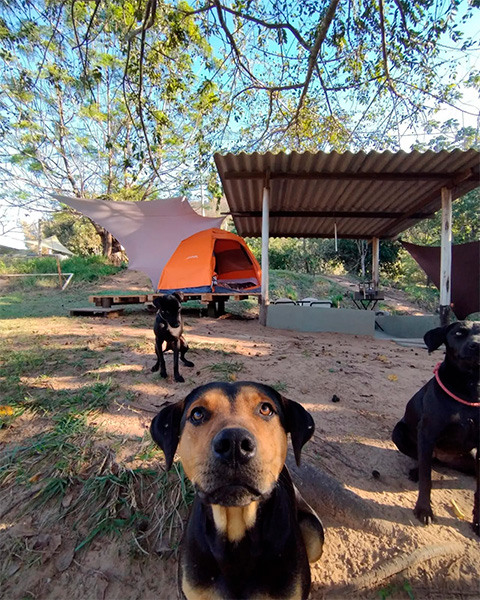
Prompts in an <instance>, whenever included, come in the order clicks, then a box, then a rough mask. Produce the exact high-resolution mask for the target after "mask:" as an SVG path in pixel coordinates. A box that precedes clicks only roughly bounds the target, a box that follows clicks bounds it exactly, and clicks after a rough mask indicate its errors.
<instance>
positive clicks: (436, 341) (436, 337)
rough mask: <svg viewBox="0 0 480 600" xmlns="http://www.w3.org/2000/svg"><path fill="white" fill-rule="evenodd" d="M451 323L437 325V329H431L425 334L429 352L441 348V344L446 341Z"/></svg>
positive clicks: (424, 338) (424, 339)
mask: <svg viewBox="0 0 480 600" xmlns="http://www.w3.org/2000/svg"><path fill="white" fill-rule="evenodd" d="M449 327H450V325H445V326H444V327H436V328H435V329H430V331H427V333H426V334H425V335H424V336H423V341H424V342H425V345H426V346H427V348H428V352H433V351H434V350H437V349H438V348H440V346H441V345H442V344H443V343H445V340H446V338H447V330H448V328H449Z"/></svg>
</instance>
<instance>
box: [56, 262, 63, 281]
mask: <svg viewBox="0 0 480 600" xmlns="http://www.w3.org/2000/svg"><path fill="white" fill-rule="evenodd" d="M57 272H58V282H59V283H60V288H62V287H63V281H62V268H61V267H60V259H59V258H58V256H57Z"/></svg>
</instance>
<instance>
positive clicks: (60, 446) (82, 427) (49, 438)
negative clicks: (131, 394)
mask: <svg viewBox="0 0 480 600" xmlns="http://www.w3.org/2000/svg"><path fill="white" fill-rule="evenodd" d="M93 431H94V430H93V428H91V427H89V426H88V425H87V422H86V417H85V415H72V414H66V415H62V416H60V417H56V418H54V425H53V427H52V428H51V429H49V430H48V431H46V432H45V433H42V434H39V435H36V436H34V437H32V438H30V439H29V440H27V441H26V442H24V443H22V444H21V445H19V446H16V447H14V448H11V449H9V450H7V451H6V452H4V453H3V454H2V455H1V458H0V483H1V484H2V485H9V484H13V483H19V484H23V485H32V484H33V483H36V482H38V481H39V480H42V481H45V482H46V485H47V484H48V482H49V480H50V479H51V478H66V477H69V476H71V475H72V474H73V473H76V472H79V471H80V470H81V468H82V466H83V465H84V463H85V457H86V456H87V455H88V453H89V451H90V449H91V437H92V433H93ZM40 496H41V493H39V494H38V496H37V497H40Z"/></svg>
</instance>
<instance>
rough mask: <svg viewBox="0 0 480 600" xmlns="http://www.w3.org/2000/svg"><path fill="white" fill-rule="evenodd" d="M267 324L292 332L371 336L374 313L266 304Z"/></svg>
mask: <svg viewBox="0 0 480 600" xmlns="http://www.w3.org/2000/svg"><path fill="white" fill-rule="evenodd" d="M267 327H272V328H273V329H291V330H293V331H307V332H308V331H310V332H313V331H325V332H327V331H328V332H332V333H351V334H356V335H369V336H372V337H373V336H374V335H375V312H374V311H372V310H353V309H350V308H322V307H318V306H296V305H290V304H270V305H269V306H268V307H267Z"/></svg>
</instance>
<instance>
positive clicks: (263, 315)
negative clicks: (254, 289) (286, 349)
mask: <svg viewBox="0 0 480 600" xmlns="http://www.w3.org/2000/svg"><path fill="white" fill-rule="evenodd" d="M269 205H270V172H269V171H267V172H266V173H265V181H264V184H263V199H262V302H261V304H260V319H259V320H260V325H264V326H265V325H266V324H267V310H268V309H267V307H268V304H269V298H268V282H269V272H268V240H269V235H270V227H269V225H270V222H269V219H270V209H269Z"/></svg>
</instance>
